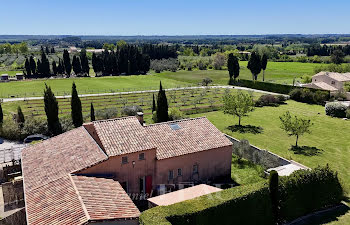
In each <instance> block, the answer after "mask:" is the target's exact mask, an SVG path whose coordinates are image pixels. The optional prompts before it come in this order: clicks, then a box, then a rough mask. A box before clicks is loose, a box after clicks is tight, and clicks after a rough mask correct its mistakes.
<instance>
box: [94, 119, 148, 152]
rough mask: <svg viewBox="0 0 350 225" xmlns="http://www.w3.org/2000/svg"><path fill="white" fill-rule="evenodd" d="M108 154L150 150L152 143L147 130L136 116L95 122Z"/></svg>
mask: <svg viewBox="0 0 350 225" xmlns="http://www.w3.org/2000/svg"><path fill="white" fill-rule="evenodd" d="M93 124H94V127H95V130H96V133H97V135H98V136H99V138H100V140H101V143H102V145H103V148H104V150H105V151H106V154H107V155H108V156H117V155H123V154H127V153H132V152H138V151H143V150H149V149H152V148H154V147H155V146H154V145H153V144H152V142H151V141H150V138H149V134H147V132H146V130H145V129H144V128H143V126H142V125H141V124H140V122H139V121H138V119H137V118H136V117H134V116H133V117H125V118H119V119H112V120H101V121H96V122H94V123H93Z"/></svg>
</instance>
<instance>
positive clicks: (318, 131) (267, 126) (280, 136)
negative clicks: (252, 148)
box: [191, 100, 350, 225]
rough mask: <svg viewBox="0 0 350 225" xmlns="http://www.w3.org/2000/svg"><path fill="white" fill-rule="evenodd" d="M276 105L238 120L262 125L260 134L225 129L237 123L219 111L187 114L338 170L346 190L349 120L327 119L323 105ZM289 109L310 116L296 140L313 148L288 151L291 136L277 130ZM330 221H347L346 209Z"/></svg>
mask: <svg viewBox="0 0 350 225" xmlns="http://www.w3.org/2000/svg"><path fill="white" fill-rule="evenodd" d="M287 103H288V104H287V105H282V106H280V107H263V108H257V109H256V110H255V111H254V112H252V113H251V114H250V116H249V117H245V118H243V120H242V125H252V126H257V127H262V128H263V131H262V133H260V134H251V133H244V134H243V133H237V132H232V131H231V130H229V128H228V127H229V126H231V125H235V124H237V122H238V119H237V118H233V117H232V116H231V115H225V114H224V113H223V112H222V111H218V112H209V113H204V114H194V115H191V117H198V116H206V117H207V118H208V119H209V120H210V121H211V122H212V123H213V124H214V125H215V126H216V127H217V128H218V129H220V130H221V131H222V132H224V133H226V134H228V135H231V136H233V137H236V138H238V139H247V140H249V142H250V143H251V144H253V145H256V146H258V147H260V148H263V149H267V150H269V151H272V152H274V153H276V154H278V155H280V156H283V157H285V158H287V159H293V160H295V161H297V162H300V163H302V164H304V165H306V166H309V167H316V166H318V165H326V164H329V166H330V167H331V168H332V169H334V170H336V171H338V173H339V177H340V179H341V181H342V183H343V186H344V188H345V190H346V192H347V195H348V196H350V195H349V193H350V145H349V143H350V142H349V138H350V121H344V120H342V119H338V118H331V117H328V116H326V115H325V113H324V107H322V106H317V105H308V104H304V103H298V102H295V101H291V100H290V101H287ZM287 110H289V111H290V112H291V114H292V115H298V116H304V117H305V118H310V119H311V120H312V122H313V123H314V125H313V126H312V128H311V131H312V133H311V134H306V135H304V136H302V137H301V138H300V139H299V144H300V145H301V146H308V147H315V148H317V149H316V150H317V151H316V150H315V149H314V150H305V152H304V153H302V154H296V153H294V152H293V151H291V150H290V146H291V145H292V144H294V143H295V138H294V137H289V136H287V135H286V134H285V133H284V131H282V130H281V129H280V120H279V116H280V115H282V114H283V113H284V112H286V111H287ZM330 224H334V225H335V224H336V225H338V224H350V212H347V214H345V215H344V216H341V217H340V218H339V222H338V221H337V222H331V223H330Z"/></svg>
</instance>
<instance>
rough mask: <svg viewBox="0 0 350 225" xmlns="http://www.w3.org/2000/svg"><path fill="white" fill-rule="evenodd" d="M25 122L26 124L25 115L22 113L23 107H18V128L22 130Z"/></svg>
mask: <svg viewBox="0 0 350 225" xmlns="http://www.w3.org/2000/svg"><path fill="white" fill-rule="evenodd" d="M24 122H25V119H24V114H23V112H22V109H21V106H18V107H17V123H18V126H19V127H20V128H23V126H24Z"/></svg>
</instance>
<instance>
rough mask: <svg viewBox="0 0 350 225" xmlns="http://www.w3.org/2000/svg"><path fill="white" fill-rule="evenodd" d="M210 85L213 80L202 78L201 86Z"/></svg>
mask: <svg viewBox="0 0 350 225" xmlns="http://www.w3.org/2000/svg"><path fill="white" fill-rule="evenodd" d="M210 83H213V80H212V79H210V78H209V77H206V78H204V79H203V81H202V85H203V86H208V85H209V84H210Z"/></svg>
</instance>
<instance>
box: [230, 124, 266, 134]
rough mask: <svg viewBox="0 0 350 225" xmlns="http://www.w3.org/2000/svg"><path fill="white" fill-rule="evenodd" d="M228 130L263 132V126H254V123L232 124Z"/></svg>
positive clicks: (252, 132)
mask: <svg viewBox="0 0 350 225" xmlns="http://www.w3.org/2000/svg"><path fill="white" fill-rule="evenodd" d="M227 129H228V130H230V131H232V132H239V133H251V134H261V133H262V132H263V130H264V129H263V128H262V127H257V126H252V125H245V126H244V125H232V126H228V127H227Z"/></svg>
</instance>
